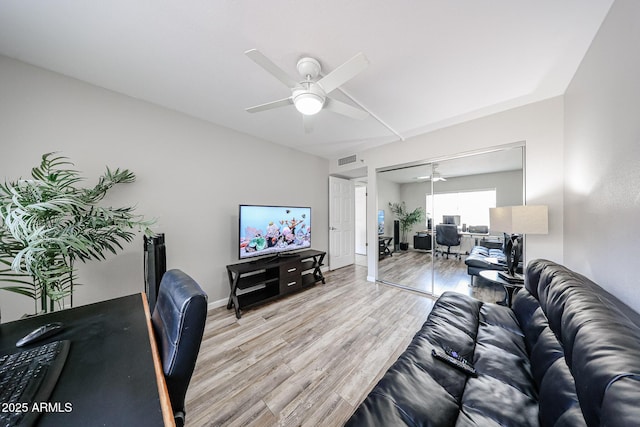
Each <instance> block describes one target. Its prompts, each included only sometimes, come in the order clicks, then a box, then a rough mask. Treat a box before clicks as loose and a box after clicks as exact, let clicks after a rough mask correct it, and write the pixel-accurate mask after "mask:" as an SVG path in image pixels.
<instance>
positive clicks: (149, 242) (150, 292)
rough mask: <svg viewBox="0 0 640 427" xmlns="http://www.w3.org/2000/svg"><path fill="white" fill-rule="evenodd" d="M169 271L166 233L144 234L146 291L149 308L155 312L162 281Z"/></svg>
mask: <svg viewBox="0 0 640 427" xmlns="http://www.w3.org/2000/svg"><path fill="white" fill-rule="evenodd" d="M165 271H167V253H166V249H165V246H164V234H163V233H161V234H158V235H156V236H154V237H147V236H144V291H145V293H146V294H147V300H149V310H150V311H151V313H153V309H154V307H155V306H156V299H158V290H159V289H160V281H161V280H162V276H163V275H164V273H165Z"/></svg>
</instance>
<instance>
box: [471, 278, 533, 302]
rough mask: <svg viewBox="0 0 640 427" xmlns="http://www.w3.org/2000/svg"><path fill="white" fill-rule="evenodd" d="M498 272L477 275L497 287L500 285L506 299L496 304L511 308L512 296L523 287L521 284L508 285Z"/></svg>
mask: <svg viewBox="0 0 640 427" xmlns="http://www.w3.org/2000/svg"><path fill="white" fill-rule="evenodd" d="M499 273H500V272H499V271H497V270H482V271H481V272H480V273H479V274H480V277H482V278H483V279H485V280H488V281H489V282H491V283H495V284H497V285H502V287H504V290H505V292H506V294H507V295H506V297H505V299H504V301H498V304H503V305H506V306H507V307H511V303H512V300H513V295H514V294H515V293H516V292H517V291H519V290H520V289H522V288H523V287H524V285H523V284H522V283H510V282H507V281H506V280H504V279H503V278H501V277H500V275H499Z"/></svg>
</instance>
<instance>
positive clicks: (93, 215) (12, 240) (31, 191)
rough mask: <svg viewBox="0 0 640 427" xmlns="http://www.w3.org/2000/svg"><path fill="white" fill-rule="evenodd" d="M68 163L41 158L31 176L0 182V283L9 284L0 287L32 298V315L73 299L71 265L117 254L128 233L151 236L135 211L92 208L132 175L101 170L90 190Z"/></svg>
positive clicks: (147, 224)
mask: <svg viewBox="0 0 640 427" xmlns="http://www.w3.org/2000/svg"><path fill="white" fill-rule="evenodd" d="M71 166H72V163H70V162H69V161H68V160H67V158H66V157H62V156H58V155H57V154H55V153H48V154H44V155H43V156H42V161H41V163H40V165H39V166H37V167H35V168H33V169H32V170H31V176H32V178H31V179H17V180H14V181H8V182H5V183H4V184H0V280H2V281H4V282H7V283H8V284H7V285H6V286H0V289H5V290H7V291H11V292H16V293H19V294H22V295H26V296H28V297H30V298H33V300H34V305H35V311H36V312H39V311H42V312H46V311H52V310H55V308H56V306H60V303H61V300H62V299H63V298H65V297H72V294H73V286H74V281H75V280H76V268H75V267H74V263H75V262H76V261H78V260H80V261H83V262H84V261H88V260H100V259H105V254H106V253H107V252H111V253H113V254H115V253H117V251H118V250H121V249H123V247H122V242H130V241H132V240H133V238H134V236H135V233H134V231H135V230H137V231H143V232H145V233H146V234H148V235H151V234H153V233H152V232H151V230H150V229H149V227H150V226H151V225H152V224H153V222H154V221H149V220H145V219H144V218H143V217H142V216H140V215H136V214H134V213H133V211H134V207H121V208H113V207H103V206H99V205H98V202H100V201H101V200H102V199H104V197H105V196H106V195H107V192H108V191H109V189H111V188H112V187H113V186H114V185H116V184H123V183H131V182H133V181H134V180H135V175H134V174H133V172H131V171H129V170H126V169H125V170H120V169H116V170H114V171H112V170H110V169H109V168H107V170H106V172H105V173H104V174H103V175H102V176H101V177H100V178H99V180H98V183H97V184H96V185H95V186H94V187H91V188H81V187H78V184H79V183H80V182H81V181H83V180H84V178H82V177H81V176H80V174H79V172H78V171H76V170H74V169H70V167H71ZM71 304H72V302H71Z"/></svg>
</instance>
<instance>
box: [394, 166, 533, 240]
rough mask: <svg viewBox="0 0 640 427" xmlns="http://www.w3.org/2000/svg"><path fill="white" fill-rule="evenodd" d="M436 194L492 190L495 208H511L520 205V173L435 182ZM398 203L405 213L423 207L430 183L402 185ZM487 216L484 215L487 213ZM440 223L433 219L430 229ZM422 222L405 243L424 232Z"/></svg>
mask: <svg viewBox="0 0 640 427" xmlns="http://www.w3.org/2000/svg"><path fill="white" fill-rule="evenodd" d="M434 187H435V192H436V194H437V193H451V192H456V191H473V190H487V189H494V188H495V189H496V206H512V205H521V204H522V171H507V172H495V173H485V174H478V175H468V176H461V177H457V178H448V179H447V180H446V181H444V182H437V183H436V184H435V185H434ZM400 193H401V200H405V201H406V203H407V207H408V208H409V210H413V209H415V208H416V207H418V206H422V207H425V204H426V197H427V195H428V194H431V182H429V181H424V182H415V183H408V184H402V185H401V186H400ZM487 215H488V213H487ZM440 222H442V218H434V225H435V224H439V223H440ZM425 223H426V220H425V222H421V223H420V224H418V225H416V226H415V227H414V228H413V230H412V232H410V233H409V237H410V238H409V241H410V243H411V242H412V238H411V236H412V235H413V234H414V232H416V231H419V230H424V229H425V228H426V226H425ZM468 225H487V226H488V225H489V224H468Z"/></svg>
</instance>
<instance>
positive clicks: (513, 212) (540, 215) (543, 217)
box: [489, 205, 549, 234]
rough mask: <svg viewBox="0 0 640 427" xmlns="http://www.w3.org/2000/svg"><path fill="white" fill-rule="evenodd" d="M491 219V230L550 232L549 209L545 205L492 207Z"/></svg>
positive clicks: (513, 232) (517, 232)
mask: <svg viewBox="0 0 640 427" xmlns="http://www.w3.org/2000/svg"><path fill="white" fill-rule="evenodd" d="M489 221H490V227H491V231H501V232H504V233H507V234H548V233H549V211H548V207H547V206H544V205H526V206H504V207H500V208H490V209H489Z"/></svg>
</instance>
